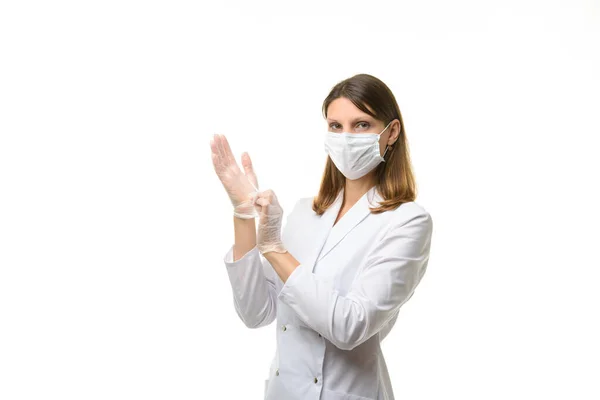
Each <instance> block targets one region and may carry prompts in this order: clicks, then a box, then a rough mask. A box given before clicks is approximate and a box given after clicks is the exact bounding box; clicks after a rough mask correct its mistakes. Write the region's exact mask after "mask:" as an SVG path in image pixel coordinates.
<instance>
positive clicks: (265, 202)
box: [255, 197, 269, 207]
mask: <svg viewBox="0 0 600 400" xmlns="http://www.w3.org/2000/svg"><path fill="white" fill-rule="evenodd" d="M255 203H256V204H258V205H260V206H263V207H265V206H268V205H269V200H268V199H266V198H264V197H259V198H257V199H256V202H255Z"/></svg>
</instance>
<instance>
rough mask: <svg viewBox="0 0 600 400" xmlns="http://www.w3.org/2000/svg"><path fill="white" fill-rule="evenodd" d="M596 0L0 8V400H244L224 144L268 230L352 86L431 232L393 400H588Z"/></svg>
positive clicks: (254, 349) (264, 336)
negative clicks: (370, 92) (372, 103)
mask: <svg viewBox="0 0 600 400" xmlns="http://www.w3.org/2000/svg"><path fill="white" fill-rule="evenodd" d="M599 71H600V5H599V3H598V2H597V1H574V0H569V1H566V0H563V1H558V0H557V1H541V0H539V1H532V0H528V1H523V0H519V1H516V0H508V1H502V2H481V1H466V0H463V1H454V2H445V1H422V2H400V1H399V2H391V1H385V2H384V1H369V2H358V1H344V2H342V1H336V2H323V3H320V4H317V3H316V2H314V3H311V2H302V3H300V2H298V3H292V4H289V3H284V2H275V1H268V2H242V1H238V2H231V1H229V2H220V4H219V5H216V4H208V3H207V2H205V3H202V2H194V1H186V2H183V1H169V2H166V1H163V2H158V1H151V2H148V1H145V2H142V1H104V2H76V1H56V2H41V1H38V2H32V1H5V2H2V3H1V4H0V399H3V400H16V399H77V400H79V399H127V400H129V399H145V400H147V399H182V400H183V399H260V398H262V394H263V388H264V386H263V383H264V379H266V377H267V374H268V367H269V364H270V361H271V358H272V357H273V355H274V351H275V324H273V325H270V326H269V327H266V328H262V329H258V330H249V329H247V328H245V326H244V325H243V324H242V322H241V321H240V320H239V319H238V317H237V315H236V314H235V311H234V308H233V300H232V297H231V289H230V286H229V282H228V278H227V274H226V271H225V267H224V265H223V256H224V254H225V252H226V250H227V249H228V248H229V246H231V244H232V241H233V226H232V209H231V204H230V203H229V200H228V198H227V196H226V194H225V192H224V190H223V189H222V187H221V186H220V183H219V181H218V180H217V178H216V176H215V174H214V172H213V169H212V164H211V159H210V148H209V141H210V138H211V136H212V135H213V134H214V133H222V134H225V135H226V136H227V137H228V138H229V140H230V143H231V145H232V148H233V151H234V153H235V154H236V156H237V157H238V159H239V155H240V154H241V153H242V152H243V151H248V152H249V153H250V155H251V157H252V158H253V160H254V164H255V169H256V171H257V174H258V178H259V183H260V186H261V188H262V189H266V188H271V189H273V190H274V191H275V193H276V194H277V195H278V197H279V199H280V201H281V203H282V205H283V207H284V209H285V210H286V213H287V212H288V211H290V209H291V207H292V206H293V204H294V202H295V200H296V199H297V198H299V197H305V196H311V195H314V194H315V193H316V191H317V188H318V186H319V180H320V178H321V172H322V169H323V166H324V162H325V152H324V150H323V134H324V132H325V131H326V129H327V127H326V123H325V122H324V120H323V117H322V115H321V104H322V101H323V99H324V98H325V96H326V95H327V93H328V92H329V90H330V89H331V87H332V86H333V85H335V84H336V83H337V82H338V81H340V80H342V79H345V78H347V77H349V76H352V75H354V74H356V73H369V74H372V75H374V76H376V77H378V78H380V79H382V80H383V81H384V82H385V83H386V84H387V85H388V86H389V87H390V88H391V89H392V91H393V92H394V94H395V96H396V98H397V100H398V102H399V105H400V109H401V111H402V113H403V117H404V122H405V128H406V133H407V136H408V140H409V145H410V150H411V156H412V160H413V165H414V168H415V174H416V178H417V183H418V190H419V192H418V198H417V202H418V203H419V204H421V205H422V206H423V207H424V208H425V209H427V210H428V211H429V212H430V214H431V215H432V217H433V221H434V233H433V241H432V250H431V257H430V262H429V267H428V271H427V273H426V275H425V277H424V279H423V281H422V282H421V284H420V286H419V287H418V288H417V291H416V293H415V295H414V296H413V298H412V299H411V300H410V301H409V302H408V303H406V304H405V305H404V306H403V308H402V311H401V313H400V317H399V319H398V322H397V323H396V326H395V328H394V329H393V330H392V332H391V333H390V335H389V337H388V338H387V339H386V340H385V341H384V342H383V348H384V353H385V355H386V360H387V363H388V366H389V370H390V373H391V376H392V382H393V385H394V390H395V394H396V398H397V399H411V400H417V399H442V398H443V399H461V400H467V399H477V400H480V399H542V398H543V399H598V398H600V387H599V386H598V378H599V376H600V345H599V340H598V338H600V327H599V324H600V310H599V308H600V291H599V290H598V281H599V279H600V273H599V269H600V262H599V257H598V254H597V248H598V247H597V245H598V239H599V238H600V234H599V231H598V227H599V226H600V218H599V217H600V212H599V211H598V208H599V202H600V198H599V196H598V181H599V177H598V175H599V174H598V172H599V171H600V165H599V162H598V159H597V156H598V150H599V146H598V143H599V140H598V136H599V135H600V122H599V118H600V112H599V111H600V96H599V93H600V74H599Z"/></svg>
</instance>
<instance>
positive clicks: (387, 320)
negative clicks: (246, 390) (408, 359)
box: [224, 187, 433, 400]
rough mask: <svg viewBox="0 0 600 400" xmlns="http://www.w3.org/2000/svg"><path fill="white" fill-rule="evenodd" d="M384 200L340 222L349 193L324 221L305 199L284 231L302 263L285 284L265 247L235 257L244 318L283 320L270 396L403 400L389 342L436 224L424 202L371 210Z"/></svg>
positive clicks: (251, 322) (232, 268)
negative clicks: (385, 345) (384, 346)
mask: <svg viewBox="0 0 600 400" xmlns="http://www.w3.org/2000/svg"><path fill="white" fill-rule="evenodd" d="M381 199H382V198H381V196H380V195H379V193H378V192H377V191H376V190H375V187H373V188H371V189H370V190H369V191H368V192H367V193H365V195H364V196H362V198H361V199H360V200H358V202H357V203H356V204H355V205H354V206H353V207H352V208H351V209H350V210H348V211H347V213H346V214H345V215H344V216H342V218H341V219H340V220H339V221H338V222H337V223H336V224H335V225H333V223H334V221H335V219H336V217H337V215H338V211H339V210H340V207H341V203H342V200H343V190H342V192H340V194H339V195H338V197H337V200H336V201H335V203H334V204H333V205H332V206H331V207H329V209H328V210H327V211H326V212H325V213H324V214H323V215H322V216H318V215H317V214H316V213H315V212H314V211H313V210H312V208H311V205H312V198H303V199H301V200H299V201H298V202H297V203H296V205H295V207H294V208H293V210H292V212H291V213H290V214H289V216H288V217H287V220H286V223H285V225H284V227H283V231H282V241H283V243H284V245H285V247H286V248H287V250H288V251H289V252H290V253H291V254H292V255H293V256H294V257H295V258H296V259H297V260H298V261H299V262H300V265H299V266H298V267H297V268H296V269H295V270H294V271H293V272H292V274H291V275H290V276H289V278H288V279H287V281H286V283H285V284H284V283H283V281H282V280H281V279H280V278H279V276H278V275H277V273H276V272H275V270H274V269H273V267H272V266H271V265H270V264H269V262H268V261H267V260H266V259H265V258H264V257H263V256H262V255H261V254H260V253H259V252H258V250H257V248H256V247H255V248H253V249H252V250H250V251H249V252H248V253H246V254H245V255H244V256H243V257H242V258H241V259H239V260H237V261H235V262H234V261H233V246H232V247H231V248H230V249H229V251H228V252H227V254H226V255H225V259H224V261H225V265H226V269H227V273H228V276H229V279H230V282H231V287H232V292H233V300H234V306H235V310H236V312H237V314H238V315H239V317H240V318H241V320H242V321H243V322H244V323H245V324H246V326H248V327H250V328H259V327H262V326H266V325H269V324H271V322H273V321H274V320H275V319H277V329H276V339H277V347H276V352H275V357H274V358H273V361H272V363H271V368H270V371H269V378H268V379H267V380H266V381H265V399H268V400H294V399H297V400H313V399H314V400H319V399H320V400H393V399H394V394H393V392H392V385H391V382H390V377H389V375H388V371H387V367H386V363H385V360H384V357H383V354H382V352H381V348H380V342H381V340H382V339H383V338H384V337H385V336H386V335H387V334H388V332H389V331H390V329H391V328H392V326H393V325H394V323H395V321H396V318H397V317H398V312H399V309H400V307H401V306H402V304H404V303H405V302H406V301H407V300H408V299H409V298H410V297H411V296H412V295H413V292H414V290H415V287H416V286H417V285H418V284H419V282H420V280H421V278H422V277H423V274H424V273H425V270H426V268H427V263H428V260H429V249H430V244H431V234H432V228H433V225H432V219H431V216H430V215H429V213H428V212H427V211H425V209H424V208H423V207H421V206H420V205H418V204H417V203H416V202H414V201H413V202H408V203H404V204H402V205H401V206H400V207H398V208H397V209H395V210H393V211H387V212H384V213H381V214H371V213H370V212H369V205H371V206H375V205H377V203H376V202H377V201H380V200H381ZM369 203H371V204H369Z"/></svg>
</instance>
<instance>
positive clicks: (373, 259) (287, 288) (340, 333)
mask: <svg viewBox="0 0 600 400" xmlns="http://www.w3.org/2000/svg"><path fill="white" fill-rule="evenodd" d="M432 228H433V223H432V219H431V216H430V215H429V213H427V212H425V213H422V214H420V215H418V216H416V217H414V218H411V219H410V220H409V221H407V222H405V223H402V224H398V225H393V226H392V227H391V229H390V230H389V231H388V232H387V233H386V234H384V235H383V237H382V238H381V240H377V241H376V243H375V244H374V246H373V247H372V248H371V250H370V252H369V255H368V256H367V258H366V261H365V265H363V266H361V267H360V269H359V272H358V275H357V276H356V278H355V280H354V283H353V284H352V286H351V288H350V290H349V291H348V292H347V293H346V294H345V295H343V296H342V295H341V294H340V293H339V292H338V291H337V290H336V289H335V288H334V287H333V286H332V285H331V283H330V282H325V281H323V280H320V279H319V278H318V277H317V276H315V275H314V274H313V273H312V271H310V269H309V268H307V267H306V266H304V265H303V264H300V265H299V266H298V267H296V269H295V270H294V271H293V272H292V273H291V274H290V276H289V277H288V279H287V280H286V282H285V284H284V285H283V287H282V289H281V291H280V292H279V294H278V298H279V299H281V301H282V302H284V303H285V304H287V305H289V306H290V307H291V308H292V309H293V310H294V311H295V312H296V314H297V315H298V317H299V318H300V319H301V320H302V321H303V322H304V323H306V324H307V325H308V326H310V327H311V328H312V329H314V330H315V331H317V332H319V333H320V334H321V335H322V336H323V337H325V338H326V339H327V340H329V341H330V342H331V343H333V344H334V345H335V346H336V347H338V348H340V349H342V350H352V349H353V348H355V347H356V346H358V345H360V344H361V343H363V342H365V341H366V340H368V339H369V338H370V337H372V336H373V335H375V334H376V333H378V332H380V331H381V332H382V334H386V335H387V332H385V328H386V325H387V324H388V322H390V321H392V320H393V319H394V318H395V316H397V311H398V310H399V308H400V307H401V306H402V304H404V303H405V302H406V301H407V300H408V299H409V298H410V297H411V296H412V294H413V292H414V290H415V288H416V286H417V285H418V284H419V282H420V280H421V278H422V277H423V274H424V273H425V270H426V268H427V263H428V260H429V250H430V245H431V234H432ZM340 268H343V266H341V267H340Z"/></svg>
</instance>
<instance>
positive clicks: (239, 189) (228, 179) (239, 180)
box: [210, 135, 258, 219]
mask: <svg viewBox="0 0 600 400" xmlns="http://www.w3.org/2000/svg"><path fill="white" fill-rule="evenodd" d="M210 148H211V151H212V161H213V166H214V168H215V172H216V173H217V176H218V177H219V180H220V181H221V183H222V184H223V187H224V188H225V191H226V192H227V194H228V195H229V199H230V200H231V204H232V205H233V214H234V215H235V216H236V217H238V218H243V219H253V218H256V217H258V213H257V212H256V208H255V206H254V201H255V200H256V195H257V192H258V189H257V187H258V181H257V179H256V174H255V173H254V169H253V168H252V161H251V160H250V156H249V155H248V153H244V154H242V166H243V167H244V172H242V170H241V169H240V167H239V166H238V164H237V162H236V161H235V158H234V157H233V153H232V152H231V147H230V146H229V142H228V141H227V138H226V137H225V136H224V135H214V137H213V139H212V140H211V142H210Z"/></svg>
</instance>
